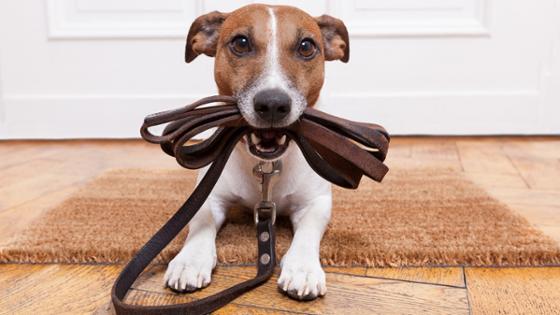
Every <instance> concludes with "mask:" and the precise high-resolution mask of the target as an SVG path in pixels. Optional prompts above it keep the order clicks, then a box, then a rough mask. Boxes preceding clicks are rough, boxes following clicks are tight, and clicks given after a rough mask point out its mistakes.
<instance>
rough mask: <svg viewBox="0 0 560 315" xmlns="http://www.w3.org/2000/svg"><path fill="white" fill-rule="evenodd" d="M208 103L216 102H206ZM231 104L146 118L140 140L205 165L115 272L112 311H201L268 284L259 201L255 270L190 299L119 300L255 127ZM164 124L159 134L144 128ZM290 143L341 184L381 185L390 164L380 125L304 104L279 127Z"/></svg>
mask: <svg viewBox="0 0 560 315" xmlns="http://www.w3.org/2000/svg"><path fill="white" fill-rule="evenodd" d="M211 103H222V104H221V105H215V106H209V107H204V105H207V104H211ZM236 104H237V102H236V99H235V98H234V97H230V96H219V95H218V96H211V97H207V98H204V99H201V100H199V101H197V102H195V103H193V104H191V105H187V106H185V107H183V108H179V109H175V110H170V111H165V112H160V113H156V114H152V115H149V116H147V117H146V118H145V120H144V124H143V125H142V128H141V130H140V133H141V135H142V137H143V138H144V139H145V140H146V141H148V142H151V143H157V144H160V145H161V148H162V150H163V151H164V152H165V153H167V154H169V155H171V156H174V157H175V158H176V160H177V162H178V163H179V164H180V165H181V166H183V167H185V168H189V169H198V168H201V167H204V166H207V165H209V164H211V165H210V167H209V168H208V171H207V172H206V174H205V176H204V177H203V178H202V180H201V181H200V183H199V184H198V186H196V188H195V189H194V191H193V192H192V194H191V195H190V196H189V198H188V199H187V200H186V201H185V203H184V204H183V205H182V206H181V207H180V208H179V210H177V212H176V213H175V214H174V215H173V216H172V217H171V218H170V219H169V221H167V223H165V225H163V226H162V227H161V228H160V229H159V230H158V231H157V232H156V234H154V236H152V238H151V239H150V240H149V241H148V242H147V243H146V244H145V245H144V246H143V247H142V248H141V249H140V250H139V251H138V252H137V253H136V255H135V256H134V257H133V258H132V259H131V260H130V262H129V263H128V264H127V265H126V266H125V267H124V269H123V270H122V271H121V273H120V275H119V276H118V278H117V280H116V281H115V284H114V285H113V289H112V291H111V300H112V302H113V305H114V307H115V311H116V312H117V314H130V315H137V314H207V313H210V312H212V311H215V310H217V309H219V308H221V307H223V306H224V305H226V304H228V303H229V302H231V301H232V300H234V299H235V298H237V297H238V296H240V295H242V294H243V293H245V292H247V291H249V290H251V289H253V288H255V287H257V286H259V285H261V284H263V283H264V282H266V281H267V280H268V279H269V278H270V277H271V276H272V273H273V272H274V267H275V265H276V252H275V230H274V225H273V224H274V218H275V216H274V214H273V213H271V211H267V210H268V209H267V208H266V205H265V206H262V207H259V206H257V211H258V213H256V215H257V218H258V220H256V225H257V246H258V257H259V259H258V261H257V274H256V276H255V277H254V278H252V279H250V280H246V281H244V282H241V283H239V284H237V285H234V286H232V287H230V288H228V289H226V290H224V291H221V292H219V293H216V294H214V295H211V296H208V297H205V298H203V299H200V300H196V301H194V302H190V303H183V304H175V305H163V306H140V305H132V304H127V303H125V302H124V298H125V296H126V293H127V292H128V290H129V289H130V288H131V287H132V284H133V283H134V281H135V280H136V279H137V278H138V276H139V275H140V273H142V271H144V269H145V268H146V267H147V266H148V265H149V264H150V262H151V261H152V260H153V259H154V258H155V257H156V256H157V255H158V254H159V253H160V252H161V251H162V250H163V249H164V248H165V247H166V246H167V244H169V243H170V242H171V241H172V240H173V238H175V236H176V235H177V234H178V233H179V232H180V231H181V230H182V229H183V228H184V227H185V226H186V225H187V224H188V222H189V221H190V220H191V219H192V218H193V216H194V215H195V214H196V212H197V211H198V210H199V209H200V207H201V206H202V204H203V203H204V202H205V201H206V198H207V197H208V195H209V194H210V192H211V191H212V189H213V188H214V186H215V184H216V182H217V181H218V178H219V176H220V174H221V173H222V171H223V169H224V167H225V165H226V162H227V160H228V158H229V156H230V154H231V152H232V151H233V148H234V147H235V145H236V144H237V142H238V141H239V140H240V139H241V138H242V137H243V136H245V135H247V134H249V133H251V132H252V131H253V130H254V129H253V128H252V127H250V126H249V125H248V123H247V122H246V121H245V120H244V119H243V117H242V115H241V113H240V112H239V109H238V108H237V105H236ZM162 124H168V125H167V126H166V127H165V129H164V131H163V133H162V135H161V136H158V135H154V134H152V133H151V132H150V131H149V130H148V129H149V128H150V127H153V126H157V125H162ZM211 128H217V130H216V131H215V132H214V133H213V134H212V136H210V137H209V138H208V139H206V140H204V141H202V142H199V143H195V144H188V142H189V140H191V139H192V138H193V137H195V136H196V135H198V134H200V133H201V132H204V131H206V130H208V129H211ZM282 131H283V132H284V133H285V134H286V135H287V136H288V138H289V139H290V140H293V141H294V142H296V144H297V145H298V146H299V148H300V149H301V151H302V153H303V155H304V157H305V159H306V160H307V162H308V163H309V165H310V166H311V167H312V168H313V170H314V171H315V172H317V173H318V174H319V175H320V176H322V177H323V178H325V179H326V180H328V181H330V182H332V183H333V184H336V185H338V186H342V187H345V188H357V187H358V185H359V183H360V179H361V178H362V176H363V175H366V176H368V177H370V178H371V179H373V180H375V181H378V182H380V181H381V180H382V179H383V176H384V175H385V174H386V173H387V171H388V168H387V167H386V166H385V165H384V164H383V161H384V160H385V157H386V155H387V150H388V148H389V135H388V133H387V132H386V131H385V129H383V127H381V126H379V125H375V124H367V123H358V122H353V121H349V120H346V119H342V118H339V117H335V116H332V115H329V114H326V113H324V112H321V111H318V110H316V109H313V108H307V109H306V110H305V111H304V113H303V114H302V116H301V117H300V119H299V120H298V121H297V122H295V123H294V124H293V125H291V126H289V127H287V128H286V129H284V130H282Z"/></svg>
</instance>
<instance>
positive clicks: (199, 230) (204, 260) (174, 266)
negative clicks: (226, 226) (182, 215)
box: [164, 198, 227, 292]
mask: <svg viewBox="0 0 560 315" xmlns="http://www.w3.org/2000/svg"><path fill="white" fill-rule="evenodd" d="M226 209H227V207H226V205H224V204H223V203H221V202H219V201H216V200H211V198H209V199H208V200H207V201H206V202H205V203H204V205H203V206H202V208H200V210H199V211H198V213H197V214H196V215H195V216H194V217H193V219H192V221H191V222H190V223H189V234H188V236H187V240H186V242H185V245H184V246H183V248H182V249H181V251H180V252H179V254H177V256H175V258H173V260H171V261H170V262H169V265H168V266H167V271H166V273H165V277H164V279H165V280H164V281H165V284H166V285H167V286H168V287H170V288H171V289H173V290H175V291H179V292H192V291H195V290H198V289H201V288H203V287H206V286H207V285H208V284H210V280H211V275H212V269H214V267H215V266H216V234H217V232H218V230H219V229H220V227H221V225H222V223H223V222H224V219H225V214H226Z"/></svg>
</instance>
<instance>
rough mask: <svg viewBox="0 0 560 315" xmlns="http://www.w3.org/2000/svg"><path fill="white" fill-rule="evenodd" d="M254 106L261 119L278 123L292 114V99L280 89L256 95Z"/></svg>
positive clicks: (264, 91)
mask: <svg viewBox="0 0 560 315" xmlns="http://www.w3.org/2000/svg"><path fill="white" fill-rule="evenodd" d="M253 106H254V107H255V111H256V112H257V114H258V115H259V117H260V118H261V119H263V120H266V121H270V122H278V121H280V120H282V119H284V118H285V117H286V116H288V114H289V113H290V110H291V108H292V99H291V98H290V96H289V95H288V94H287V93H286V92H284V91H282V90H280V89H270V90H263V91H260V92H258V93H257V94H256V95H255V98H254V99H253Z"/></svg>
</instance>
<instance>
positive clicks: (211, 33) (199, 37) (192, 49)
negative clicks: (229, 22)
mask: <svg viewBox="0 0 560 315" xmlns="http://www.w3.org/2000/svg"><path fill="white" fill-rule="evenodd" d="M228 15H229V14H228V13H221V12H218V11H214V12H210V13H208V14H205V15H201V16H199V17H198V18H197V19H196V20H195V21H194V22H193V24H192V25H191V28H190V29H189V35H187V44H186V46H185V61H186V62H191V61H193V60H194V59H195V58H196V57H197V56H198V55H200V54H205V55H207V56H210V57H214V56H215V55H216V46H217V44H218V38H219V37H220V28H221V27H222V23H223V22H224V21H225V20H226V18H227V17H228Z"/></svg>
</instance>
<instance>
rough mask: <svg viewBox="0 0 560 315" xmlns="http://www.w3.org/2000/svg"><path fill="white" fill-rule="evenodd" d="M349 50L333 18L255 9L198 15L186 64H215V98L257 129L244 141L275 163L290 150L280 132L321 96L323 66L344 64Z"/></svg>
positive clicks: (189, 39)
mask: <svg viewBox="0 0 560 315" xmlns="http://www.w3.org/2000/svg"><path fill="white" fill-rule="evenodd" d="M349 51H350V50H349V39H348V31H347V30H346V27H345V25H344V23H343V22H342V21H340V20H338V19H336V18H333V17H330V16H327V15H323V16H320V17H316V18H313V17H311V16H310V15H308V14H307V13H305V12H304V11H302V10H300V9H297V8H294V7H289V6H268V5H262V4H253V5H248V6H245V7H242V8H240V9H238V10H236V11H233V12H231V13H220V12H212V13H208V14H206V15H203V16H200V17H198V18H197V19H196V20H195V21H194V23H193V24H192V25H191V27H190V30H189V34H188V36H187V43H186V51H185V60H186V62H191V61H192V60H194V59H195V58H196V57H197V56H198V55H200V54H205V55H208V56H211V57H215V58H216V59H215V66H214V78H215V80H216V83H217V85H218V89H219V92H220V94H222V95H232V96H235V97H237V99H238V107H239V109H240V111H241V113H242V115H243V117H244V118H245V119H246V120H247V122H248V123H249V124H250V125H251V126H253V127H255V132H253V133H252V135H251V136H250V137H248V139H247V140H246V141H247V143H248V146H249V149H250V152H251V153H252V154H253V155H255V156H257V157H259V158H262V159H277V158H279V157H280V156H281V155H282V154H283V153H284V152H285V150H286V148H287V145H288V143H287V140H286V137H285V136H284V135H283V134H282V132H280V131H279V130H281V128H283V127H286V126H289V125H290V124H292V123H293V122H295V121H296V120H297V119H298V118H299V116H300V115H301V114H302V113H303V111H304V109H305V108H306V107H307V106H313V105H314V104H315V103H316V102H317V99H318V98H319V93H320V90H321V87H322V86H323V81H324V63H325V60H342V61H343V62H347V61H348V59H349Z"/></svg>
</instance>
